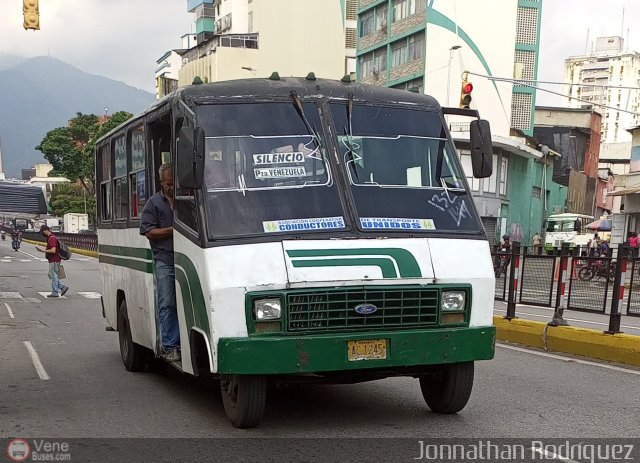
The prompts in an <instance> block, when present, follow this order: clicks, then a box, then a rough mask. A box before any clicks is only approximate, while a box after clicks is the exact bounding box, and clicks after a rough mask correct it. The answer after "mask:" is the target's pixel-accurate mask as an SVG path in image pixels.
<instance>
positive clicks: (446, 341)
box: [218, 326, 496, 375]
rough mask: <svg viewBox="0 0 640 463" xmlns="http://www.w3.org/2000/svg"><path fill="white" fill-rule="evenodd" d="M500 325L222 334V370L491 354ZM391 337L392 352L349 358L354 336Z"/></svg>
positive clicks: (409, 362) (398, 363)
mask: <svg viewBox="0 0 640 463" xmlns="http://www.w3.org/2000/svg"><path fill="white" fill-rule="evenodd" d="M495 337H496V329H495V327H494V326H484V327H472V328H467V327H460V328H439V329H432V330H421V331H417V330H414V331H382V332H374V333H351V334H349V333H346V334H345V333H340V334H333V333H331V334H314V335H306V336H254V337H249V338H221V339H220V340H219V342H218V372H219V373H225V374H264V375H269V374H293V373H313V372H321V371H344V370H359V369H367V368H381V367H403V366H417V365H435V364H443V363H456V362H468V361H473V360H489V359H492V358H493V356H494V353H495ZM382 339H385V340H386V358H384V359H375V360H349V358H348V357H349V355H348V344H349V341H366V340H382Z"/></svg>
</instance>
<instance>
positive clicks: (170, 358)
mask: <svg viewBox="0 0 640 463" xmlns="http://www.w3.org/2000/svg"><path fill="white" fill-rule="evenodd" d="M162 358H163V359H165V360H166V361H167V362H177V361H179V360H180V359H181V358H182V357H181V356H180V350H179V349H173V350H170V351H169V352H167V353H165V354H162Z"/></svg>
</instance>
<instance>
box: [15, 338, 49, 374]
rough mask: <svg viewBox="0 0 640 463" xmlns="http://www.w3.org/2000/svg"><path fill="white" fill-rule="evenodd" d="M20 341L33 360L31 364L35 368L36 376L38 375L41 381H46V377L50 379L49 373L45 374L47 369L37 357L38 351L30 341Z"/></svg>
mask: <svg viewBox="0 0 640 463" xmlns="http://www.w3.org/2000/svg"><path fill="white" fill-rule="evenodd" d="M22 342H23V343H24V345H25V347H26V348H27V350H28V351H29V355H30V356H31V361H32V362H33V366H34V367H35V369H36V373H38V376H40V379H41V380H42V381H47V380H48V379H50V378H49V375H48V374H47V371H46V370H45V369H44V367H43V366H42V362H41V361H40V357H38V353H37V352H36V350H35V348H34V347H33V345H32V344H31V341H22Z"/></svg>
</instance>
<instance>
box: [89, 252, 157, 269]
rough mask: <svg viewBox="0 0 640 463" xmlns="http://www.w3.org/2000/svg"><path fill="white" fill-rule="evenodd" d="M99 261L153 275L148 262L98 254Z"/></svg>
mask: <svg viewBox="0 0 640 463" xmlns="http://www.w3.org/2000/svg"><path fill="white" fill-rule="evenodd" d="M98 259H99V261H100V262H101V263H104V264H111V265H118V266H120V267H126V268H130V269H132V270H138V271H140V272H145V273H153V268H152V265H151V262H150V261H142V260H133V259H125V258H122V257H113V256H107V255H104V254H100V256H99V258H98Z"/></svg>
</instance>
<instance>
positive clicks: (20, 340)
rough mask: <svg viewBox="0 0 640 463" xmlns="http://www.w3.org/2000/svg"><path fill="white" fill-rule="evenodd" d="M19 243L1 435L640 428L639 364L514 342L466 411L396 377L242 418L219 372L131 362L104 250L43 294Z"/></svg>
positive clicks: (482, 372)
mask: <svg viewBox="0 0 640 463" xmlns="http://www.w3.org/2000/svg"><path fill="white" fill-rule="evenodd" d="M22 250H23V251H25V252H26V253H22V252H20V253H16V252H14V251H12V250H11V249H10V248H9V246H8V245H7V243H6V242H0V360H1V362H2V363H1V365H2V366H1V368H0V438H9V437H16V436H20V437H31V438H33V437H38V436H47V437H58V438H87V437H128V438H131V437H155V438H169V437H278V438H282V437H296V438H300V437H323V438H324V437H367V438H372V437H402V438H408V437H412V438H416V439H418V438H435V437H446V438H452V437H453V438H461V437H477V438H498V437H506V438H534V437H536V438H564V437H574V438H581V437H600V438H606V437H615V438H626V437H638V436H639V434H640V431H639V428H638V416H640V394H638V384H640V371H637V370H633V369H629V368H621V367H619V366H611V365H605V364H602V363H596V362H592V363H590V362H583V361H582V360H579V359H572V358H568V357H560V356H552V355H548V354H546V353H544V352H536V351H531V350H525V349H519V348H517V347H514V346H505V345H498V347H497V349H496V351H497V352H496V358H495V359H494V360H492V361H486V362H478V363H477V364H476V379H475V385H474V391H473V395H472V398H471V400H470V402H469V404H468V405H467V407H466V408H465V409H464V410H463V411H462V412H461V413H459V414H458V415H453V416H441V415H436V414H434V413H431V412H430V411H429V410H428V408H427V407H426V405H425V403H424V401H423V399H422V396H421V394H420V389H419V386H418V382H417V380H415V379H411V378H393V379H387V380H382V381H375V382H371V383H364V384H356V385H339V386H319V385H317V386H300V387H292V388H286V389H277V388H272V389H271V390H270V391H269V397H268V404H267V410H266V413H265V418H264V420H263V422H262V423H261V425H260V426H259V427H258V428H256V429H253V430H237V429H234V428H233V427H231V426H230V424H229V423H228V422H227V419H226V418H225V415H224V411H223V407H222V402H221V399H220V396H219V389H218V388H219V386H218V383H217V382H216V381H215V380H213V379H200V378H192V377H190V376H187V375H183V374H180V373H178V372H177V371H173V370H171V369H169V370H167V371H165V372H162V373H152V372H144V373H128V372H127V371H125V369H124V367H123V366H122V363H121V361H120V356H119V351H118V341H117V333H114V332H106V331H105V326H106V324H105V321H104V320H103V319H102V315H101V308H100V307H101V306H100V300H99V299H96V298H95V297H96V293H99V292H100V291H101V286H100V276H99V272H98V264H97V260H96V259H93V258H85V257H82V256H74V258H72V260H71V261H68V262H66V263H65V268H66V270H67V274H68V275H69V278H68V279H67V281H66V284H67V285H68V286H69V287H70V288H71V289H70V291H69V293H68V294H67V295H66V297H64V298H60V299H55V300H51V299H46V298H44V297H43V296H42V295H41V294H39V293H42V294H46V293H47V292H48V291H49V290H50V287H49V280H48V278H47V276H46V270H47V267H46V265H47V264H46V262H44V261H42V260H41V259H38V258H40V257H41V254H39V253H37V252H36V251H35V250H34V249H33V245H29V244H24V245H23V248H22ZM27 253H28V254H27ZM29 346H32V348H33V349H31V347H29ZM35 355H37V358H38V359H39V361H40V363H41V367H38V368H36V367H35V366H34V358H35V357H34V356H35ZM35 363H36V364H37V360H35ZM0 451H1V449H0ZM391 460H393V459H391ZM391 460H389V461H391ZM0 461H2V460H1V459H0Z"/></svg>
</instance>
